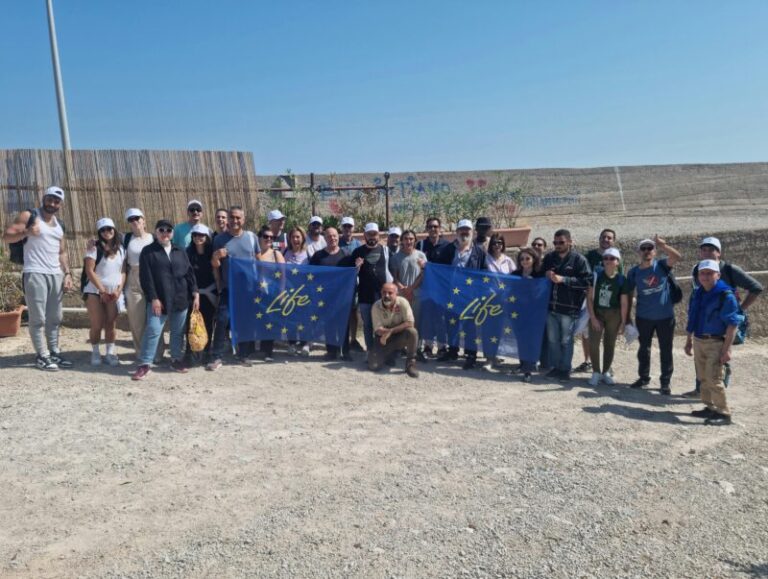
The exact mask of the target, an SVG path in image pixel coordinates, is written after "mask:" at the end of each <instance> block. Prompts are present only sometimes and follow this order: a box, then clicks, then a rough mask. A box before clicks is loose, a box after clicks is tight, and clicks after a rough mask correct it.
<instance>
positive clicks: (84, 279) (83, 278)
mask: <svg viewBox="0 0 768 579" xmlns="http://www.w3.org/2000/svg"><path fill="white" fill-rule="evenodd" d="M103 257H104V250H103V249H101V245H100V244H96V263H95V264H94V265H93V267H94V268H96V266H97V265H99V262H100V261H101V260H102V258H103ZM87 285H88V275H87V274H86V273H85V258H83V270H82V271H81V272H80V293H81V294H83V301H85V299H86V298H87V297H88V296H86V295H85V286H87Z"/></svg>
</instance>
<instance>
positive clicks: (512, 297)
mask: <svg viewBox="0 0 768 579" xmlns="http://www.w3.org/2000/svg"><path fill="white" fill-rule="evenodd" d="M507 300H508V301H509V302H510V303H512V304H514V303H515V302H516V301H517V298H516V297H515V296H509V297H508V298H507Z"/></svg>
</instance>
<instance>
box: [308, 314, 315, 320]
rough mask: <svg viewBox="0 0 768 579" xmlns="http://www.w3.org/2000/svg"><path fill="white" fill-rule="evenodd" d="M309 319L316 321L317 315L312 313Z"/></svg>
mask: <svg viewBox="0 0 768 579" xmlns="http://www.w3.org/2000/svg"><path fill="white" fill-rule="evenodd" d="M309 319H310V320H312V321H313V322H316V321H317V316H316V315H315V314H312V315H311V316H309Z"/></svg>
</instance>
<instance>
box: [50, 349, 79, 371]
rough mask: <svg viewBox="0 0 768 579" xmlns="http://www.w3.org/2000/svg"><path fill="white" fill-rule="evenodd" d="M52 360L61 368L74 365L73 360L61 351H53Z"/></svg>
mask: <svg viewBox="0 0 768 579" xmlns="http://www.w3.org/2000/svg"><path fill="white" fill-rule="evenodd" d="M51 361H52V362H53V363H54V364H56V365H57V366H58V367H59V368H71V367H72V366H74V364H73V363H72V361H71V360H67V359H66V358H64V357H62V355H61V352H51Z"/></svg>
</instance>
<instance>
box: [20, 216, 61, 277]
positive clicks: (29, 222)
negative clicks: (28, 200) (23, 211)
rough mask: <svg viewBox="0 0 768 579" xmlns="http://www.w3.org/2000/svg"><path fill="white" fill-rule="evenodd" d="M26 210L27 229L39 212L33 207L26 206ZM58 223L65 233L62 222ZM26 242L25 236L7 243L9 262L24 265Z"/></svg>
mask: <svg viewBox="0 0 768 579" xmlns="http://www.w3.org/2000/svg"><path fill="white" fill-rule="evenodd" d="M27 211H29V219H27V229H29V228H30V227H32V226H33V225H34V224H35V219H37V217H38V215H39V213H38V212H37V209H34V208H28V209H27ZM59 225H60V226H61V230H62V231H63V232H64V233H66V231H67V228H66V227H64V222H63V221H59ZM26 242H27V238H26V237H25V238H24V239H20V240H19V241H14V242H13V243H9V244H8V249H9V250H10V254H9V255H8V259H10V260H11V263H16V264H18V265H24V244H25V243H26Z"/></svg>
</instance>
